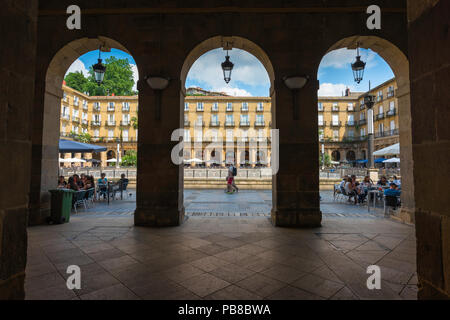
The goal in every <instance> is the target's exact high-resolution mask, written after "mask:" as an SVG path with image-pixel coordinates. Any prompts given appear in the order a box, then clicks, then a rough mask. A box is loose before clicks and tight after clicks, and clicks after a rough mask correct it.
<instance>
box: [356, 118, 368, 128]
mask: <svg viewBox="0 0 450 320" xmlns="http://www.w3.org/2000/svg"><path fill="white" fill-rule="evenodd" d="M366 123H367V120H366V119H361V120H359V121H358V125H360V126H362V125H364V124H366Z"/></svg>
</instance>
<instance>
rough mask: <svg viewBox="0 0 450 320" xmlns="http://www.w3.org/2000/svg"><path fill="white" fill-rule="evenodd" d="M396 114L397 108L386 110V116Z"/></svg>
mask: <svg viewBox="0 0 450 320" xmlns="http://www.w3.org/2000/svg"><path fill="white" fill-rule="evenodd" d="M396 114H397V109H395V108H394V109H391V110H389V111H387V112H386V117H393V116H395V115H396Z"/></svg>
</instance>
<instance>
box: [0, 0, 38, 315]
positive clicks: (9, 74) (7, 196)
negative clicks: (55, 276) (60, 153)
mask: <svg viewBox="0 0 450 320" xmlns="http://www.w3.org/2000/svg"><path fill="white" fill-rule="evenodd" d="M1 10H2V19H0V30H5V32H2V41H3V44H4V46H2V58H1V59H0V88H1V94H0V167H1V170H2V177H4V174H7V175H8V177H9V179H11V181H12V183H9V184H8V186H7V187H5V186H4V187H3V188H1V189H0V300H9V299H24V297H25V291H24V279H25V266H26V262H27V219H28V200H29V198H28V197H29V191H30V188H29V182H30V168H31V166H30V161H31V148H32V144H31V131H32V126H31V123H32V121H31V119H32V113H33V104H34V100H33V97H34V85H35V69H34V67H33V66H34V65H35V60H36V58H35V57H36V30H37V23H36V21H37V13H38V3H37V1H36V0H25V1H20V3H18V2H17V1H14V0H6V1H2V9H1ZM24 62H26V63H25V64H24ZM5 178H6V177H5ZM4 317H6V314H4Z"/></svg>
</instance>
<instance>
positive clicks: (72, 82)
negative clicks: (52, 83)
mask: <svg viewBox="0 0 450 320" xmlns="http://www.w3.org/2000/svg"><path fill="white" fill-rule="evenodd" d="M64 80H65V81H66V85H67V86H68V87H71V88H72V89H75V90H78V91H80V92H86V88H87V84H88V82H89V80H88V79H87V78H86V77H85V76H84V74H83V73H82V72H81V71H77V72H71V73H69V74H67V75H66V77H65V78H64Z"/></svg>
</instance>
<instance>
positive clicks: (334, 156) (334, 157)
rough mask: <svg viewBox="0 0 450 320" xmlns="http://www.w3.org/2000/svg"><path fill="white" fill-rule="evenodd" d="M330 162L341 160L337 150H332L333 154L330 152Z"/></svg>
mask: <svg viewBox="0 0 450 320" xmlns="http://www.w3.org/2000/svg"><path fill="white" fill-rule="evenodd" d="M331 160H333V161H339V160H341V153H340V152H339V150H334V151H333V152H331Z"/></svg>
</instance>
